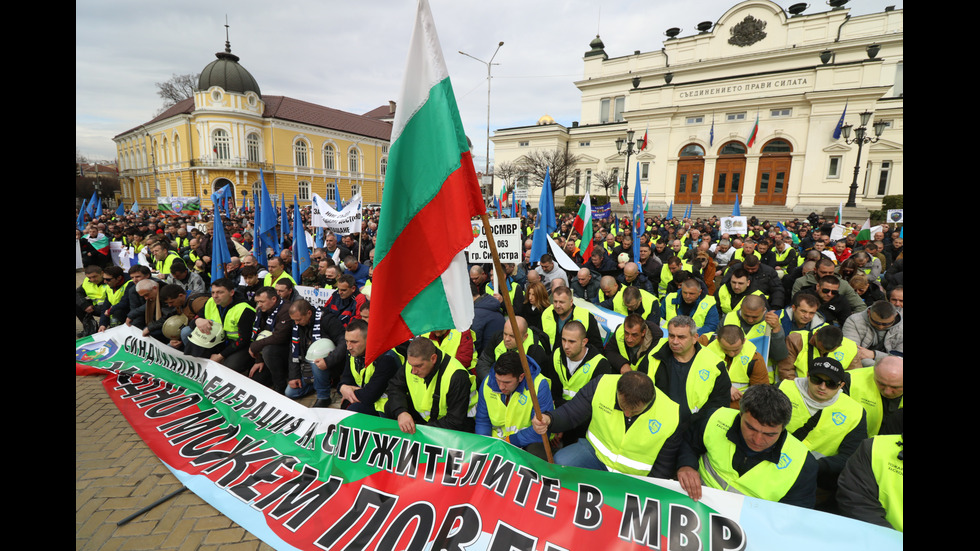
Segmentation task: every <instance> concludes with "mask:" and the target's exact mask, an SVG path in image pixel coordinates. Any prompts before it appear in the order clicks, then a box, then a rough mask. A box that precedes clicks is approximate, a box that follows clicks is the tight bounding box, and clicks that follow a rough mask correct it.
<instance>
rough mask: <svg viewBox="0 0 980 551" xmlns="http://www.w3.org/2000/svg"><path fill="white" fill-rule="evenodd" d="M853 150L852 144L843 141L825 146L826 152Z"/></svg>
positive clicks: (824, 150)
mask: <svg viewBox="0 0 980 551" xmlns="http://www.w3.org/2000/svg"><path fill="white" fill-rule="evenodd" d="M850 150H851V146H849V145H847V144H845V143H843V142H834V143H832V144H830V145H828V146H827V147H825V148H823V152H824V153H847V152H848V151H850Z"/></svg>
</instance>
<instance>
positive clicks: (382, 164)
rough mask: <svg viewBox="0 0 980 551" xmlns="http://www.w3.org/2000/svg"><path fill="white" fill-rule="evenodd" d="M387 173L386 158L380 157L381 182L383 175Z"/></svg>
mask: <svg viewBox="0 0 980 551" xmlns="http://www.w3.org/2000/svg"><path fill="white" fill-rule="evenodd" d="M387 173H388V157H381V181H384V179H385V174H387Z"/></svg>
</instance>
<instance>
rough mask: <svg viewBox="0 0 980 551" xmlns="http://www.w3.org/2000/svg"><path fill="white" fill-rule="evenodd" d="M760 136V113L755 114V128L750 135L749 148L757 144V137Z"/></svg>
mask: <svg viewBox="0 0 980 551" xmlns="http://www.w3.org/2000/svg"><path fill="white" fill-rule="evenodd" d="M758 135H759V113H756V114H755V126H753V127H752V132H750V133H749V142H748V144H747V145H748V147H752V144H754V143H755V139H756V137H758Z"/></svg>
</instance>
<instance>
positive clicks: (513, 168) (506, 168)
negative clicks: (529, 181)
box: [493, 161, 524, 189]
mask: <svg viewBox="0 0 980 551" xmlns="http://www.w3.org/2000/svg"><path fill="white" fill-rule="evenodd" d="M493 175H494V176H496V177H498V178H500V179H501V180H503V181H505V182H507V184H509V187H510V188H511V189H513V188H514V186H515V185H516V184H517V180H518V179H519V178H520V177H521V176H524V170H523V169H522V168H521V166H520V164H519V163H517V162H508V161H503V162H501V163H499V164H497V165H496V166H495V167H493Z"/></svg>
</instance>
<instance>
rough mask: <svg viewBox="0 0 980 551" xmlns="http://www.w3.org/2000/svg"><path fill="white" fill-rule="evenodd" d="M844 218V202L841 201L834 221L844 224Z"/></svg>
mask: <svg viewBox="0 0 980 551" xmlns="http://www.w3.org/2000/svg"><path fill="white" fill-rule="evenodd" d="M843 220H844V203H841V204H840V206H839V207H837V212H835V213H834V223H835V224H843V223H844V222H843Z"/></svg>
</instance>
